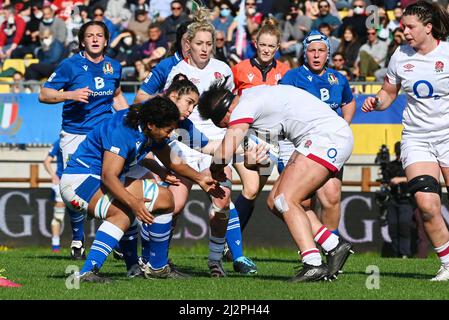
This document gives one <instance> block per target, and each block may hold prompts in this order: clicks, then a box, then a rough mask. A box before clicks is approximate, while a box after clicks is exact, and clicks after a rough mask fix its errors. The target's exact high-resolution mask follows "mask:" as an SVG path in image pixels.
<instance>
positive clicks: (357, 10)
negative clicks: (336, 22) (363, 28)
mask: <svg viewBox="0 0 449 320" xmlns="http://www.w3.org/2000/svg"><path fill="white" fill-rule="evenodd" d="M354 13H355V14H362V13H363V8H360V7H355V8H354Z"/></svg>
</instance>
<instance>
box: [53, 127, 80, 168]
mask: <svg viewBox="0 0 449 320" xmlns="http://www.w3.org/2000/svg"><path fill="white" fill-rule="evenodd" d="M60 138H61V140H60V142H59V146H60V148H61V152H62V160H63V162H64V169H65V168H66V167H67V162H68V161H69V159H70V156H71V155H72V154H74V153H75V151H76V149H78V146H79V145H80V144H81V142H83V141H84V139H86V135H81V134H73V133H67V132H65V131H64V130H61V133H60Z"/></svg>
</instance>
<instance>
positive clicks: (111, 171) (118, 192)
mask: <svg viewBox="0 0 449 320" xmlns="http://www.w3.org/2000/svg"><path fill="white" fill-rule="evenodd" d="M124 165H125V159H124V158H123V157H121V156H119V155H117V154H115V153H112V152H110V151H105V152H104V155H103V167H102V171H101V181H102V183H103V184H104V186H105V187H106V188H107V189H108V192H110V193H111V194H112V196H113V197H114V198H115V199H116V200H118V201H119V202H121V203H122V204H124V205H126V206H127V207H128V208H130V209H131V210H132V211H133V213H134V215H135V216H136V217H137V218H139V220H141V221H142V222H145V223H152V222H153V219H154V217H153V216H152V215H151V214H150V213H149V212H148V210H147V208H146V207H145V202H146V201H149V200H151V199H143V198H141V199H138V198H136V197H135V196H134V195H133V194H131V193H130V192H128V191H127V190H126V189H125V187H124V186H123V184H122V182H121V181H120V179H119V176H120V174H121V172H122V170H123V167H124Z"/></svg>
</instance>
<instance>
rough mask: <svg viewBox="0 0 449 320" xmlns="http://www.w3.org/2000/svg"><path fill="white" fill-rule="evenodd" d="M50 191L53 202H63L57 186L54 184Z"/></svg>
mask: <svg viewBox="0 0 449 320" xmlns="http://www.w3.org/2000/svg"><path fill="white" fill-rule="evenodd" d="M51 190H52V191H53V192H52V193H53V200H54V201H55V202H64V201H63V200H62V197H61V190H60V188H59V184H54V185H52V186H51Z"/></svg>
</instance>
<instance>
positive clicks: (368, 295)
mask: <svg viewBox="0 0 449 320" xmlns="http://www.w3.org/2000/svg"><path fill="white" fill-rule="evenodd" d="M246 252H247V254H248V256H250V257H251V258H253V260H254V261H255V262H256V263H257V266H258V269H259V274H258V275H257V276H253V277H248V276H241V275H238V274H236V273H234V272H233V271H232V264H231V263H225V264H224V266H225V269H226V271H228V277H227V278H221V279H212V278H210V277H209V274H208V269H207V247H206V246H195V247H186V248H183V247H176V246H174V247H173V248H172V249H171V254H170V255H171V257H172V259H173V261H174V262H175V263H176V264H177V265H178V266H179V267H180V269H181V270H183V271H186V272H188V273H190V274H192V276H193V277H192V278H189V279H182V280H171V279H170V280H148V279H143V278H140V279H127V278H126V276H125V267H124V263H123V261H116V260H114V258H113V257H112V255H111V256H110V257H109V258H108V260H107V261H106V263H105V264H104V266H103V268H102V270H101V272H102V274H104V275H106V276H108V277H110V278H112V280H113V283H110V284H97V283H88V284H86V283H81V284H80V287H79V289H76V288H75V289H68V288H67V286H66V281H67V280H66V279H67V277H68V276H69V274H66V273H65V271H66V269H67V267H69V266H77V267H81V266H82V262H80V261H72V260H70V259H69V251H68V250H67V249H65V250H62V251H61V253H58V254H54V253H52V252H51V251H50V249H49V248H31V247H28V248H16V249H11V250H8V251H4V252H0V269H3V268H4V269H6V272H3V275H4V276H6V277H7V278H8V279H10V280H12V281H15V282H18V283H20V284H22V285H23V286H22V287H20V288H0V300H4V299H13V300H15V299H44V300H46V299H57V300H59V299H68V300H71V299H74V300H75V299H76V300H79V299H96V300H101V299H120V300H127V299H133V300H134V299H138V300H142V299H148V300H184V299H188V300H211V299H213V300H234V299H236V300H237V299H238V300H242V299H245V300H246V299H254V300H311V299H314V300H315V299H316V300H322V299H326V300H328V299H330V300H338V299H357V300H359V299H363V300H371V299H374V300H377V299H400V300H407V299H429V300H435V299H449V285H448V283H447V282H442V283H434V282H430V281H429V279H430V278H431V277H433V276H434V275H435V274H436V271H437V270H438V267H439V262H438V260H437V259H436V257H435V256H434V255H433V254H432V255H431V257H429V258H428V259H390V258H381V257H379V255H376V254H357V253H356V254H354V255H352V256H351V257H350V258H349V260H348V262H347V264H346V265H345V268H344V273H343V274H341V275H340V276H339V278H338V280H336V281H333V282H319V283H305V284H298V283H288V282H287V280H288V279H289V278H290V277H291V276H293V275H294V267H295V266H297V265H298V260H297V255H296V252H295V251H294V250H286V249H274V248H273V249H247V250H246ZM69 268H70V267H69ZM373 270H374V271H377V270H378V272H379V276H378V277H377V275H376V272H374V273H373ZM67 282H68V283H69V284H70V283H71V282H70V281H67ZM367 285H368V286H367ZM69 287H70V285H69Z"/></svg>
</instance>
